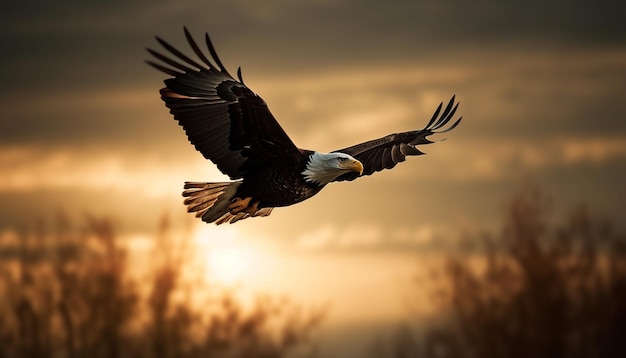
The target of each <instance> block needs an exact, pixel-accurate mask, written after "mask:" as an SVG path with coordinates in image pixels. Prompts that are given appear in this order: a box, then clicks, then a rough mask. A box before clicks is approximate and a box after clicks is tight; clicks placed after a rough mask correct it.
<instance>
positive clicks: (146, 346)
mask: <svg viewBox="0 0 626 358" xmlns="http://www.w3.org/2000/svg"><path fill="white" fill-rule="evenodd" d="M168 235H169V234H168V222H167V220H162V222H161V224H160V226H159V229H158V232H157V234H156V235H155V236H154V240H155V243H156V245H155V251H154V253H153V254H152V255H150V256H151V259H150V260H149V262H147V263H145V265H147V266H148V267H147V268H146V269H145V270H144V271H146V274H145V275H140V276H136V275H132V274H131V273H130V271H131V268H134V267H132V265H137V264H138V263H135V262H130V259H129V249H128V248H127V247H126V246H125V245H124V244H123V243H122V242H120V239H119V237H118V235H116V232H115V229H114V225H113V223H112V222H111V221H109V220H105V219H99V218H93V217H89V218H87V219H86V220H85V224H84V225H83V227H81V228H80V229H74V228H72V227H71V225H70V223H69V222H68V220H66V219H64V218H63V216H59V218H58V219H57V220H56V222H55V224H54V225H53V228H49V227H45V226H44V225H36V226H35V228H34V229H33V230H32V232H30V233H28V234H20V235H17V236H15V237H8V236H6V235H5V237H4V240H2V241H3V242H0V357H69V358H77V357H94V358H97V357H145V358H151V357H158V358H166V357H233V358H235V357H267V358H272V357H285V356H287V355H289V356H292V355H294V354H295V355H297V356H309V355H314V352H315V345H314V342H313V340H312V335H313V333H314V331H315V330H316V328H317V326H318V325H319V323H320V321H321V319H322V317H323V312H321V311H319V310H318V311H316V310H310V311H305V310H303V309H302V308H301V307H300V306H299V305H297V304H294V303H293V302H290V301H289V300H287V299H274V298H270V297H259V298H258V299H257V300H256V301H255V303H254V304H252V305H251V307H249V308H248V307H247V306H246V307H244V306H245V305H243V304H242V302H240V301H238V299H237V298H236V297H235V296H234V295H233V294H232V293H229V292H228V291H225V290H221V289H219V288H214V287H207V284H206V283H204V282H206V281H203V280H194V279H191V280H189V279H186V278H185V277H184V276H185V275H184V268H185V267H184V266H185V262H186V259H187V256H188V255H187V254H188V252H189V250H188V247H186V246H185V244H184V243H185V242H188V241H185V240H182V241H174V240H171V238H170V237H169V236H168ZM173 242H178V244H172V243H173ZM181 242H182V244H181ZM197 291H203V292H209V293H210V294H209V295H207V296H206V297H205V298H204V300H203V301H202V303H201V304H200V305H194V304H191V303H190V302H191V301H192V296H193V294H194V293H195V292H197Z"/></svg>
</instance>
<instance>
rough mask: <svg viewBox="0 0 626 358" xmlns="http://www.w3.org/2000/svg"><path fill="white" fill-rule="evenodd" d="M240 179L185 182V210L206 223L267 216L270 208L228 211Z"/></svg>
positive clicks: (270, 210)
mask: <svg viewBox="0 0 626 358" xmlns="http://www.w3.org/2000/svg"><path fill="white" fill-rule="evenodd" d="M240 185H241V182H240V181H236V182H222V183H198V182H185V190H184V191H183V196H184V197H185V205H187V211H188V212H190V213H196V217H202V221H204V222H207V223H212V222H215V224H217V225H220V224H223V223H226V222H230V223H231V224H232V223H235V222H237V221H239V220H243V219H246V218H248V217H252V216H268V215H269V214H270V213H271V212H272V208H261V209H258V210H256V211H254V212H250V211H248V212H246V211H241V212H238V213H235V214H232V213H231V212H230V209H229V206H230V204H231V202H232V200H233V198H234V197H235V195H236V194H237V189H238V188H239V186H240Z"/></svg>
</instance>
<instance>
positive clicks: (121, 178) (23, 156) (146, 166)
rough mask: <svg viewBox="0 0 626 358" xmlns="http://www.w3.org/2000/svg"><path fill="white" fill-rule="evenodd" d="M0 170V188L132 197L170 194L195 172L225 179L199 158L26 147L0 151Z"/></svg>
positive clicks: (203, 175) (201, 175)
mask: <svg viewBox="0 0 626 358" xmlns="http://www.w3.org/2000/svg"><path fill="white" fill-rule="evenodd" d="M0 171H1V172H2V173H3V175H2V177H0V192H35V191H41V190H69V189H72V190H76V191H81V190H95V191H99V190H115V191H122V192H128V193H132V194H133V196H135V197H137V196H145V197H163V196H168V195H170V194H171V192H172V190H182V183H183V182H184V181H185V180H191V178H190V177H193V176H194V175H198V177H207V178H208V177H210V178H213V179H218V178H224V175H223V174H221V173H220V172H219V171H218V170H217V168H215V167H213V166H211V165H210V164H208V163H206V162H204V161H202V160H198V161H193V160H185V161H173V162H164V161H163V159H162V158H158V157H130V158H129V157H128V156H126V155H125V153H120V152H115V151H107V152H99V151H83V152H77V151H69V150H62V149H59V150H52V151H48V150H45V149H43V148H38V147H28V146H24V147H10V148H5V149H2V150H0ZM194 173H195V174H194ZM200 173H201V174H200Z"/></svg>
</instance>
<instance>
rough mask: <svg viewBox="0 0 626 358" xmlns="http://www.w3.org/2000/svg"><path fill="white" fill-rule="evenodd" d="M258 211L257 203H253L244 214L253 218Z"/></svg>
mask: <svg viewBox="0 0 626 358" xmlns="http://www.w3.org/2000/svg"><path fill="white" fill-rule="evenodd" d="M258 210H259V202H258V201H255V202H253V203H252V205H250V206H248V208H247V209H246V212H247V213H248V214H250V216H254V214H256V212H257V211H258Z"/></svg>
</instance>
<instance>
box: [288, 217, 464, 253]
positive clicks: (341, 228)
mask: <svg viewBox="0 0 626 358" xmlns="http://www.w3.org/2000/svg"><path fill="white" fill-rule="evenodd" d="M456 240H457V233H452V232H451V231H450V230H449V229H447V228H444V227H435V226H433V225H429V224H422V225H411V224H406V223H404V224H401V225H397V226H394V227H388V226H384V225H381V224H380V223H361V224H357V223H354V222H348V224H347V225H342V224H341V223H333V224H326V225H322V226H319V227H317V228H315V229H312V230H309V231H306V232H304V233H302V234H301V235H300V236H299V237H298V238H297V239H296V247H298V248H300V249H302V250H305V251H313V252H318V251H322V252H323V251H372V250H375V251H380V250H392V251H400V252H404V251H406V250H428V249H433V248H436V247H442V246H449V245H452V244H454V243H455V242H456Z"/></svg>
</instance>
